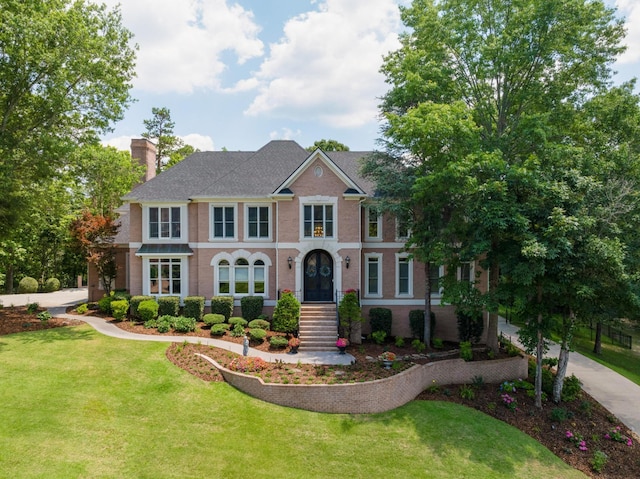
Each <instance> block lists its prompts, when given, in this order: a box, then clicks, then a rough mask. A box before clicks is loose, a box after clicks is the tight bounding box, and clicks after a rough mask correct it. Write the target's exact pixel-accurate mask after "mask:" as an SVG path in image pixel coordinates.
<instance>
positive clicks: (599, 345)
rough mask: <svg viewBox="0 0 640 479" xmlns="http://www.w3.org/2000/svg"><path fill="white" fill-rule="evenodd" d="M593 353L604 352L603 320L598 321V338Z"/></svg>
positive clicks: (594, 343)
mask: <svg viewBox="0 0 640 479" xmlns="http://www.w3.org/2000/svg"><path fill="white" fill-rule="evenodd" d="M593 354H602V321H600V320H597V321H596V339H595V341H594V342H593Z"/></svg>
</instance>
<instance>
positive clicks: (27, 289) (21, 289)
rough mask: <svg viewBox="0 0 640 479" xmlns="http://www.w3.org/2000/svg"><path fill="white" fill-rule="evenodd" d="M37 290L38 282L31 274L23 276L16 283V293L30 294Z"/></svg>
mask: <svg viewBox="0 0 640 479" xmlns="http://www.w3.org/2000/svg"><path fill="white" fill-rule="evenodd" d="M37 292H38V282H37V281H36V280H35V278H32V277H31V276H25V277H24V278H22V279H21V280H20V283H18V293H20V294H31V293H37Z"/></svg>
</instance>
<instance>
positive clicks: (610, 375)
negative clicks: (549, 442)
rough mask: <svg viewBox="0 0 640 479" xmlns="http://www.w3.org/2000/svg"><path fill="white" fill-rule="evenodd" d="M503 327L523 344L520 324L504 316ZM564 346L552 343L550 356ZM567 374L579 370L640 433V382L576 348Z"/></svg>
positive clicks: (595, 393)
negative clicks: (516, 324) (639, 404)
mask: <svg viewBox="0 0 640 479" xmlns="http://www.w3.org/2000/svg"><path fill="white" fill-rule="evenodd" d="M498 329H499V331H500V332H501V333H502V334H504V335H505V336H506V337H507V338H510V339H511V341H512V342H513V343H514V344H517V345H519V346H522V345H521V343H520V341H519V340H518V329H519V328H518V327H517V326H514V325H513V324H508V323H507V322H506V321H505V319H504V318H500V321H499V323H498ZM559 354H560V346H559V345H558V344H555V343H552V344H551V345H550V347H549V351H548V352H547V354H546V355H547V356H548V357H555V358H557V357H558V355H559ZM567 374H568V375H571V374H575V375H576V377H577V378H578V379H580V381H581V382H582V387H583V389H584V390H585V391H586V392H588V393H589V394H590V395H591V396H592V397H593V398H594V399H595V400H596V401H598V402H599V403H600V404H602V405H603V406H604V407H606V408H607V409H608V410H609V411H611V412H612V413H613V414H614V415H615V416H616V417H617V418H618V419H620V420H621V421H622V422H623V423H624V424H625V425H626V426H627V427H628V428H629V429H631V430H632V431H633V432H634V433H636V434H640V408H639V407H638V401H640V386H638V385H637V384H635V383H634V382H632V381H630V380H629V379H627V378H625V377H624V376H621V375H620V374H618V373H617V372H615V371H613V370H611V369H609V368H607V367H605V366H603V365H602V364H600V363H597V362H596V361H594V360H592V359H589V358H587V357H586V356H583V355H582V354H580V353H576V352H575V351H572V352H571V353H569V365H568V366H567Z"/></svg>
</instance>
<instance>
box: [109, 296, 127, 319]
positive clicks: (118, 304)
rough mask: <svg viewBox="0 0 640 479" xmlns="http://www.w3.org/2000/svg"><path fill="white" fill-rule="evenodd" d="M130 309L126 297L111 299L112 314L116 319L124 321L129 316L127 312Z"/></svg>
mask: <svg viewBox="0 0 640 479" xmlns="http://www.w3.org/2000/svg"><path fill="white" fill-rule="evenodd" d="M128 311H129V301H127V300H126V299H116V300H115V301H111V314H112V315H113V317H114V319H117V320H118V321H122V320H123V319H124V318H126V317H127V312H128Z"/></svg>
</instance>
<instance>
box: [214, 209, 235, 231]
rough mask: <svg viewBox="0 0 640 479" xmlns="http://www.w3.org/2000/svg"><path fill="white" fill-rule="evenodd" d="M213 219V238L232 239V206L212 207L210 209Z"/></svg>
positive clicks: (233, 224) (233, 221) (233, 211)
mask: <svg viewBox="0 0 640 479" xmlns="http://www.w3.org/2000/svg"><path fill="white" fill-rule="evenodd" d="M211 210H212V217H213V237H214V238H234V237H235V235H236V230H235V216H236V212H235V208H234V207H233V206H214V207H212V208H211Z"/></svg>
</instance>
